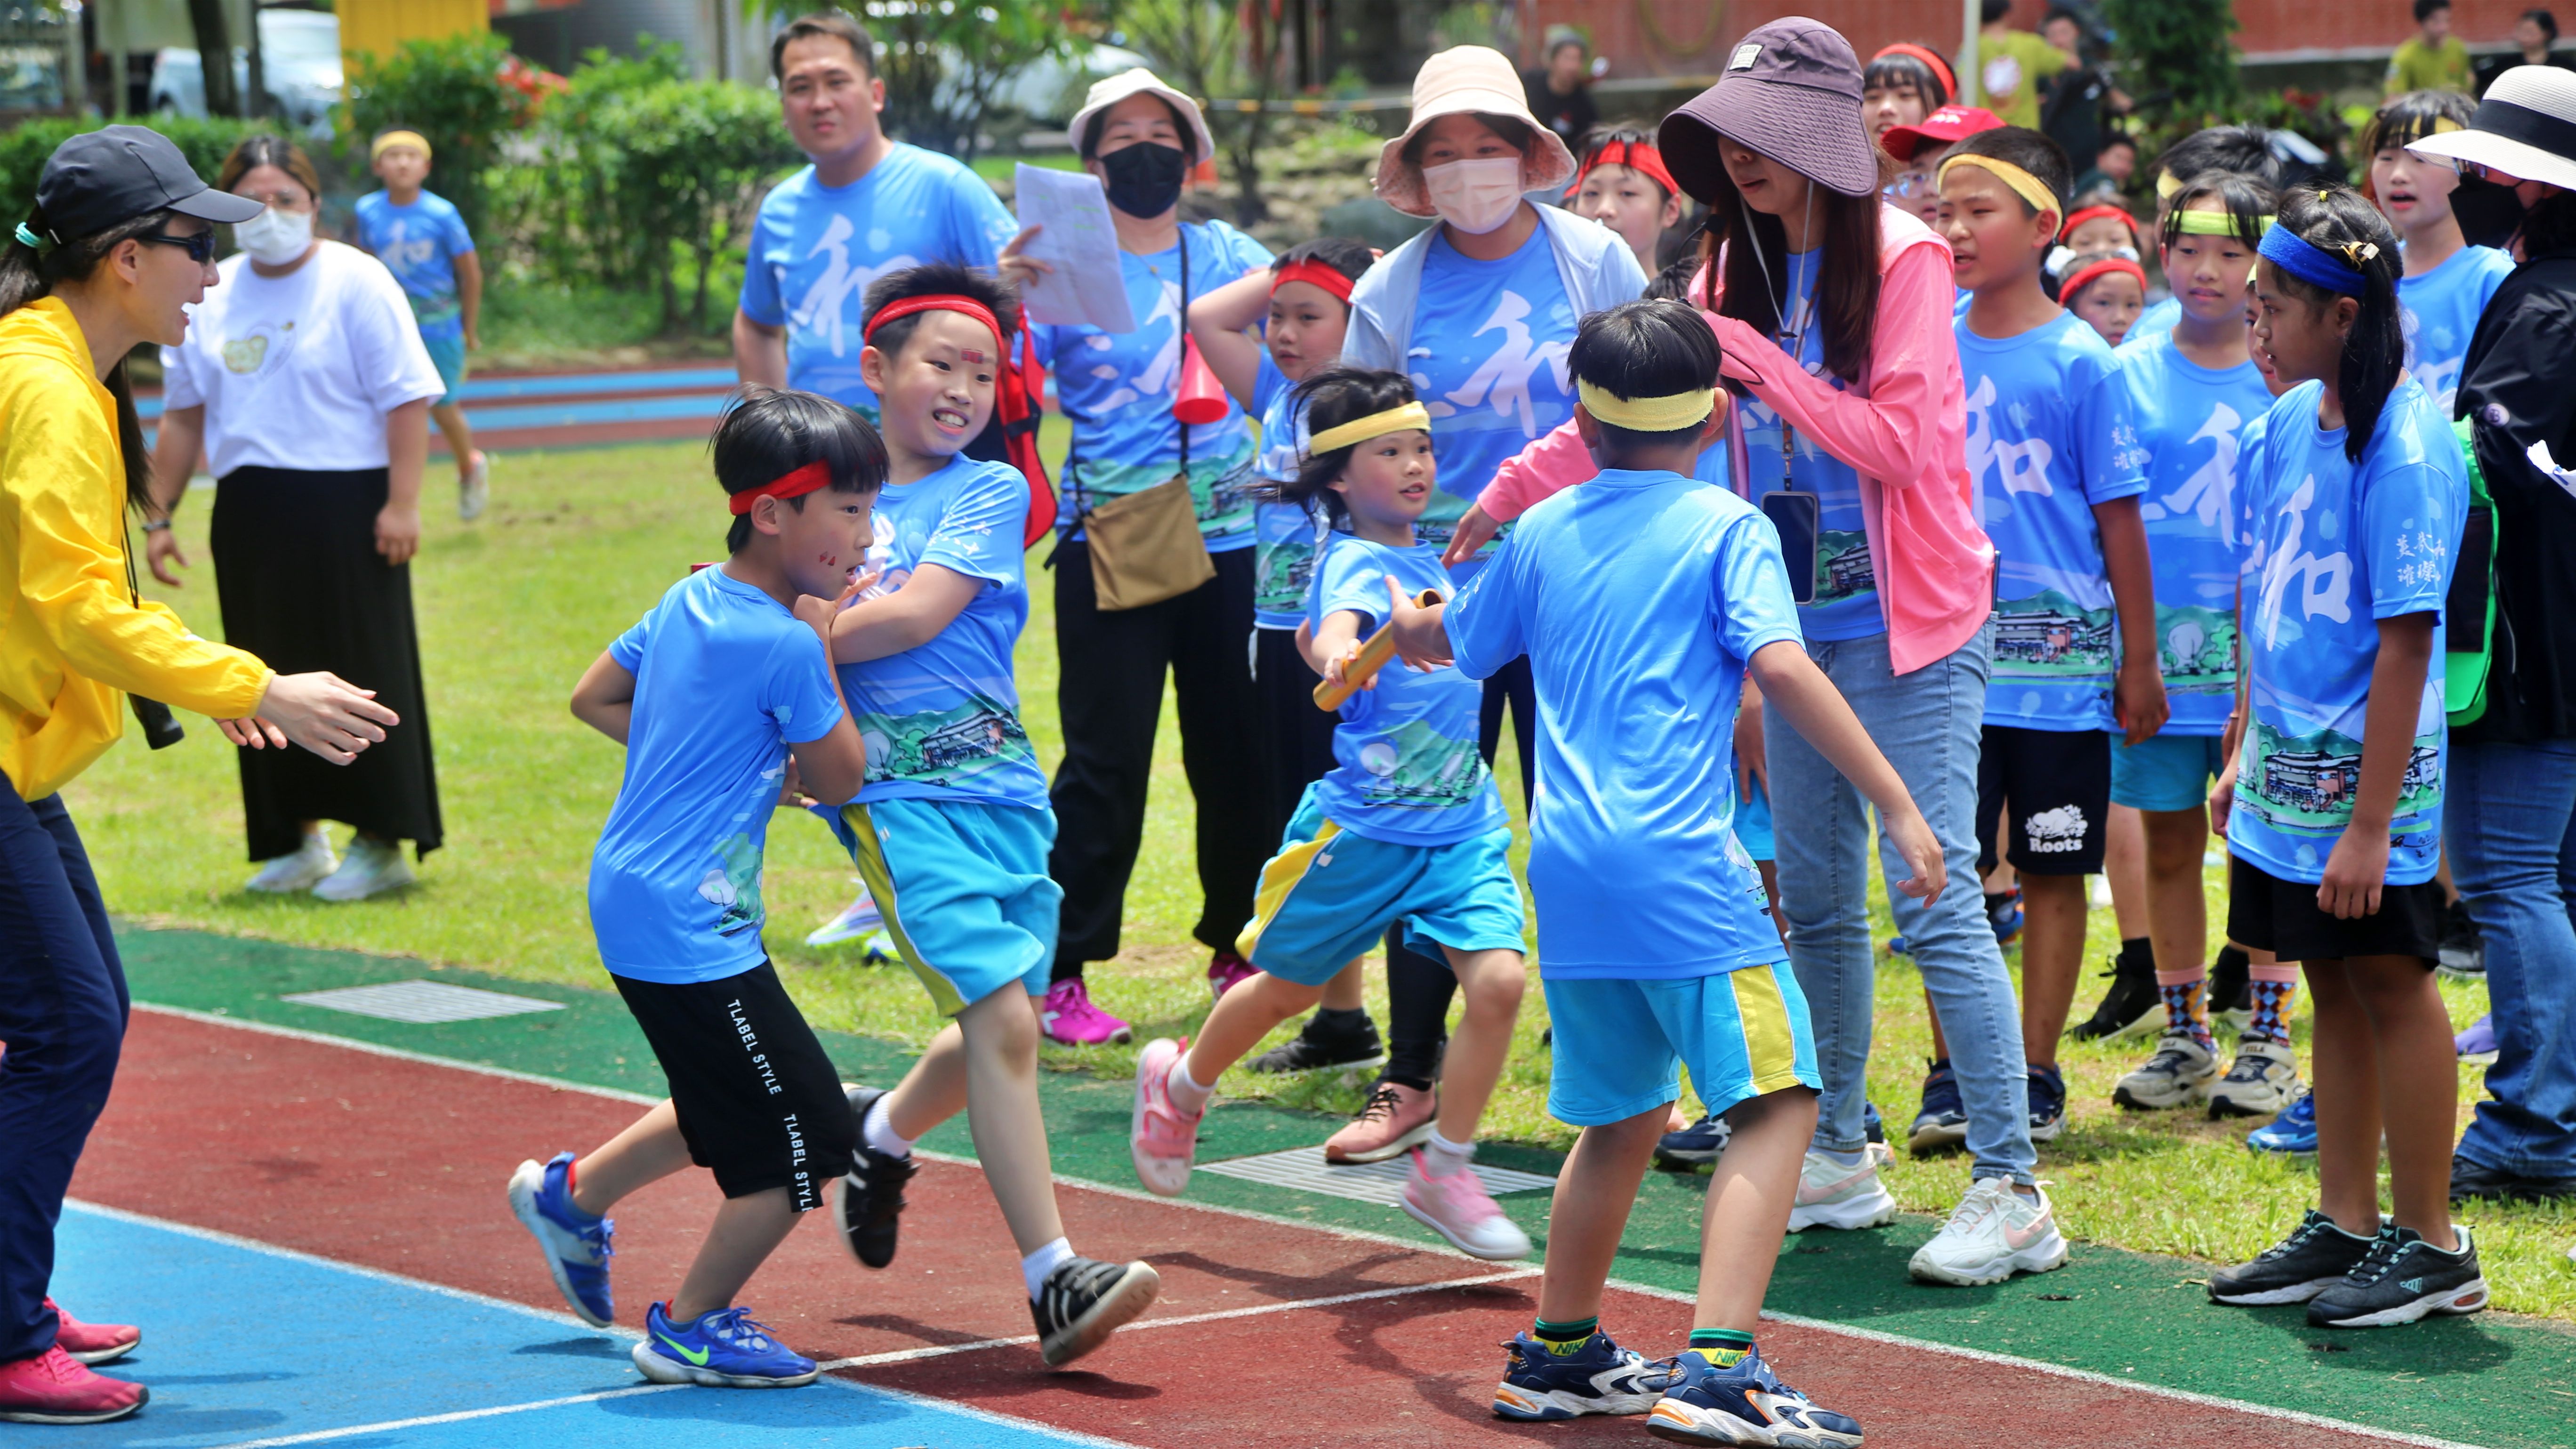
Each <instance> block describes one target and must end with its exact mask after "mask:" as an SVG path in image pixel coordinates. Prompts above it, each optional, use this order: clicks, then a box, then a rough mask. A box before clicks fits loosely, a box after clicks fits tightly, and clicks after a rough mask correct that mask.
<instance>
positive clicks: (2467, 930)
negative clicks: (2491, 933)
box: [2434, 901, 2487, 977]
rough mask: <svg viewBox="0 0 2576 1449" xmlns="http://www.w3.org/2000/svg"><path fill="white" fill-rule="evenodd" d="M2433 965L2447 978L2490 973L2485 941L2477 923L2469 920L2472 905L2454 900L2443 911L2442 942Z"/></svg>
mask: <svg viewBox="0 0 2576 1449" xmlns="http://www.w3.org/2000/svg"><path fill="white" fill-rule="evenodd" d="M2434 964H2435V965H2436V966H2438V967H2439V968H2440V969H2441V972H2442V974H2443V975H2445V976H2467V977H2479V976H2484V975H2486V974H2487V945H2486V938H2485V937H2483V936H2481V935H2480V934H2479V933H2478V923H2477V922H2476V921H2474V920H2471V919H2470V918H2469V903H2468V902H2466V901H2453V902H2451V903H2450V905H2448V906H2446V907H2444V908H2443V910H2442V941H2441V945H2440V947H2439V949H2438V953H2437V955H2436V957H2435V961H2434Z"/></svg>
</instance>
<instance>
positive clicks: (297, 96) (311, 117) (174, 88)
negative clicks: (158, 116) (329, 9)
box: [152, 10, 340, 137]
mask: <svg viewBox="0 0 2576 1449" xmlns="http://www.w3.org/2000/svg"><path fill="white" fill-rule="evenodd" d="M259 63H260V71H261V75H262V77H263V78H264V79H265V80H266V81H267V83H268V84H267V90H268V94H269V99H270V102H271V105H272V107H273V109H274V110H275V112H276V114H277V115H278V116H279V117H280V118H281V119H283V120H284V121H285V122H286V123H287V124H288V125H290V126H300V127H302V128H304V129H306V130H308V131H311V132H312V133H313V134H314V135H315V136H317V137H319V136H328V135H329V134H330V131H331V108H332V107H333V106H335V105H338V104H339V103H340V17H338V16H336V15H328V14H324V13H323V12H321V11H318V10H262V11H261V12H259ZM233 88H234V89H235V90H236V91H247V90H249V89H250V52H249V51H248V50H246V49H244V48H243V47H241V46H235V47H233ZM152 109H153V110H154V111H156V112H161V113H164V114H168V115H176V116H203V115H204V114H206V72H205V64H204V59H203V57H201V56H199V55H198V54H197V52H195V51H193V50H180V49H176V48H172V49H165V50H163V51H161V52H160V53H159V54H158V55H156V56H154V57H153V61H152Z"/></svg>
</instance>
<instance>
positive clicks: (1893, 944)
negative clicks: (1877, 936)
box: [1887, 936, 1914, 956]
mask: <svg viewBox="0 0 2576 1449" xmlns="http://www.w3.org/2000/svg"><path fill="white" fill-rule="evenodd" d="M1887 954H1888V955H1890V956H1911V955H1913V954H1914V948H1913V947H1912V946H1910V945H1908V944H1906V940H1905V938H1904V937H1903V936H1890V937H1888V938H1887Z"/></svg>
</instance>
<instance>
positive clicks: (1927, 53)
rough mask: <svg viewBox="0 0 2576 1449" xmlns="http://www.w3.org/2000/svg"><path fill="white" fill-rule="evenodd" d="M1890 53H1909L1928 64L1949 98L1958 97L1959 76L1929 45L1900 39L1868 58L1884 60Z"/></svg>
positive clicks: (1954, 99) (1956, 98) (1954, 98)
mask: <svg viewBox="0 0 2576 1449" xmlns="http://www.w3.org/2000/svg"><path fill="white" fill-rule="evenodd" d="M1891 55H1910V56H1912V57H1914V58H1915V59H1916V60H1919V61H1921V62H1923V63H1924V64H1925V65H1928V66H1930V67H1931V68H1932V75H1933V78H1934V79H1936V80H1938V81H1940V82H1941V89H1942V90H1943V91H1944V92H1946V93H1947V94H1948V96H1949V98H1950V99H1951V100H1953V101H1956V100H1958V99H1959V77H1958V76H1957V75H1955V74H1954V73H1952V71H1951V70H1950V62H1948V61H1946V60H1943V59H1942V58H1941V55H1940V52H1938V51H1935V50H1933V49H1931V48H1930V47H1929V46H1922V45H1916V44H1914V43H1913V42H1911V41H1905V40H1900V41H1898V42H1897V43H1896V44H1894V45H1891V46H1889V47H1887V48H1886V49H1885V50H1882V51H1880V52H1879V53H1878V54H1876V55H1873V56H1871V57H1870V59H1871V60H1872V61H1880V60H1885V59H1886V58H1887V57H1889V56H1891Z"/></svg>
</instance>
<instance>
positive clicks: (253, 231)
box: [233, 206, 313, 267]
mask: <svg viewBox="0 0 2576 1449" xmlns="http://www.w3.org/2000/svg"><path fill="white" fill-rule="evenodd" d="M233 240H234V241H237V242H239V243H241V249H242V250H243V251H246V252H248V253H250V257H251V260H252V261H255V262H266V263H268V264H269V265H270V266H272V267H274V266H282V265H284V264H285V263H287V262H291V261H293V260H295V259H296V258H297V257H300V256H302V255H304V253H305V252H306V251H307V250H308V249H310V248H311V247H312V245H313V213H311V212H309V211H280V210H278V209H277V208H276V207H273V206H272V207H270V208H269V209H268V210H266V211H263V212H261V213H260V214H259V215H257V216H254V217H252V218H251V219H250V220H248V221H244V222H236V223H234V225H233Z"/></svg>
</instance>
